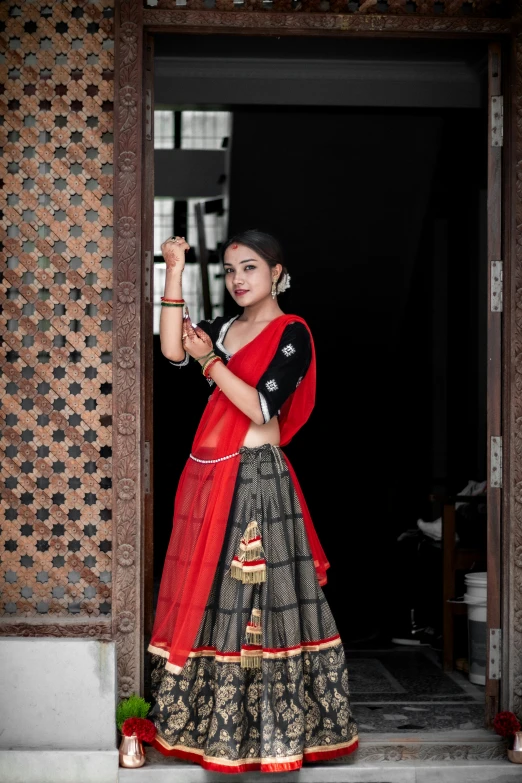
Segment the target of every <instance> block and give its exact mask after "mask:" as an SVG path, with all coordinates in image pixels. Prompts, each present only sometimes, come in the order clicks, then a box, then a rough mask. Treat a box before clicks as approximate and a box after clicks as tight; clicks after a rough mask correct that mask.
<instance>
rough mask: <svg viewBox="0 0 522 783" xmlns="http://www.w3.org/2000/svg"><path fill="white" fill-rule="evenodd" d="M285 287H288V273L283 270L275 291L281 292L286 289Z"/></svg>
mask: <svg viewBox="0 0 522 783" xmlns="http://www.w3.org/2000/svg"><path fill="white" fill-rule="evenodd" d="M287 288H290V275H289V274H288V272H285V273H284V275H283V277H282V278H281V280H280V281H279V283H278V284H277V293H278V294H282V293H283V291H286V289H287Z"/></svg>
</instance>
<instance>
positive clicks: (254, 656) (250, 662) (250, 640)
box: [241, 609, 263, 669]
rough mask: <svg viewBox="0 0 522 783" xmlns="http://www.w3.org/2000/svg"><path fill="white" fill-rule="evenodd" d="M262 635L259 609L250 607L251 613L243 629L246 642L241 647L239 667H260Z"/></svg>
mask: <svg viewBox="0 0 522 783" xmlns="http://www.w3.org/2000/svg"><path fill="white" fill-rule="evenodd" d="M262 635H263V629H262V627H261V609H252V614H251V615H250V620H249V621H248V623H247V625H246V630H245V636H246V641H247V643H246V644H244V645H243V646H242V647H241V667H242V668H243V669H260V668H261V663H262V661H263V648H262V646H261V638H262Z"/></svg>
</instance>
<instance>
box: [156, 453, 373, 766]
mask: <svg viewBox="0 0 522 783" xmlns="http://www.w3.org/2000/svg"><path fill="white" fill-rule="evenodd" d="M253 521H255V522H256V523H257V529H254V528H252V522H253ZM233 564H235V565H233ZM242 569H244V572H243V571H242ZM165 663H166V659H165V658H163V657H161V656H159V655H153V656H152V696H153V700H154V706H153V709H152V712H151V714H150V716H149V717H150V718H151V719H152V720H153V721H154V723H155V725H156V728H157V735H156V740H155V741H154V745H155V747H156V748H157V749H158V750H160V751H161V752H162V753H163V754H164V755H166V756H169V755H172V756H177V757H180V758H184V759H189V760H192V761H195V762H198V763H199V764H201V766H202V767H205V768H206V769H209V770H215V771H218V772H230V773H233V772H246V771H247V770H261V771H263V772H287V771H289V770H293V769H298V768H299V767H301V766H302V764H303V762H316V761H324V760H327V759H331V758H334V757H336V756H343V755H348V754H349V753H352V752H353V751H354V750H355V749H356V748H357V744H358V739H357V726H356V724H355V721H354V720H353V717H352V714H351V710H350V702H349V692H348V671H347V668H346V662H345V657H344V650H343V646H342V643H341V639H340V637H339V634H338V631H337V628H336V625H335V622H334V620H333V617H332V613H331V611H330V608H329V606H328V603H327V601H326V599H325V597H324V594H323V591H322V590H321V587H320V586H319V583H318V580H317V576H316V573H315V568H314V563H313V560H312V556H311V554H310V548H309V545H308V540H307V536H306V531H305V526H304V521H303V516H302V513H301V507H300V504H299V500H298V498H297V495H296V492H295V488H294V485H293V483H292V480H291V477H290V475H289V472H288V468H287V466H286V463H285V462H284V460H283V458H282V456H281V452H280V450H279V449H278V448H276V447H273V446H269V445H265V446H261V447H260V448H256V449H250V448H242V449H241V462H240V468H239V472H238V477H237V481H236V488H235V493H234V501H233V505H232V509H231V513H230V517H229V521H228V523H227V530H226V534H225V540H224V544H223V549H222V553H221V557H220V561H219V565H218V569H217V572H216V576H215V579H214V582H213V586H212V589H211V593H210V596H209V600H208V604H207V607H206V609H205V614H204V616H203V619H202V621H201V624H200V628H199V631H198V634H197V637H196V639H195V641H194V645H193V649H192V652H191V653H190V656H189V658H188V660H187V662H186V664H185V666H184V667H183V670H182V672H181V674H173V673H171V672H170V671H167V670H166V668H165Z"/></svg>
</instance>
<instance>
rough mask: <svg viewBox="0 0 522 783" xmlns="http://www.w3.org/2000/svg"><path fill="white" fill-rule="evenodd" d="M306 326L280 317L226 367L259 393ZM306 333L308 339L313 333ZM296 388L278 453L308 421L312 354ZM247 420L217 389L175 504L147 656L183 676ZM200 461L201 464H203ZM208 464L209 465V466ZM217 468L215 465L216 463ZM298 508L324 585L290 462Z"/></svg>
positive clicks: (320, 556) (323, 563)
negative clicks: (284, 340) (287, 338)
mask: <svg viewBox="0 0 522 783" xmlns="http://www.w3.org/2000/svg"><path fill="white" fill-rule="evenodd" d="M295 321H299V322H300V323H302V324H304V325H305V326H306V328H307V329H308V326H307V324H306V323H305V321H304V320H303V319H302V318H299V316H295V315H280V316H279V317H278V318H275V319H274V320H273V321H271V322H270V323H269V324H268V326H266V327H265V328H264V329H263V331H262V332H261V333H260V334H259V335H258V336H257V337H255V338H254V339H253V340H252V341H251V342H249V343H248V344H247V345H245V346H243V348H241V349H240V350H239V351H237V352H236V353H235V354H234V355H233V356H232V357H231V358H230V360H229V362H228V365H227V366H228V367H229V369H230V370H231V371H232V372H233V373H234V374H235V375H237V376H238V377H239V378H241V379H242V380H243V381H245V383H248V384H249V385H250V386H256V385H257V383H258V382H259V379H260V378H261V376H262V375H263V373H264V372H265V370H266V369H267V367H268V365H269V364H270V361H271V360H272V358H273V356H274V355H275V352H276V350H277V347H278V345H279V341H280V339H281V336H282V334H283V331H284V329H285V327H286V326H287V325H288V324H289V323H291V322H295ZM308 331H310V330H309V329H308ZM310 340H311V343H312V360H311V363H310V366H309V368H308V370H307V372H306V374H305V376H304V378H303V380H302V381H301V383H300V384H299V386H298V387H297V389H296V390H295V391H294V392H293V393H292V394H291V395H290V397H289V398H288V400H287V401H286V402H285V404H284V405H283V407H282V409H281V413H280V416H279V427H280V433H281V445H282V446H284V445H286V444H287V443H289V442H290V440H291V439H292V437H293V436H294V435H295V433H296V432H297V431H298V430H299V429H300V428H301V427H302V426H303V424H304V423H305V422H306V420H307V419H308V417H309V416H310V414H311V412H312V409H313V407H314V403H315V382H316V371H315V349H314V344H313V339H312V335H311V334H310ZM249 426H250V419H249V418H248V417H247V416H246V415H245V414H244V413H242V412H241V411H240V410H239V409H238V408H236V406H235V405H234V404H233V403H232V402H230V400H229V399H228V397H226V396H225V395H224V394H223V393H222V392H221V390H220V389H219V388H217V387H216V388H215V389H214V392H213V393H212V395H211V396H210V399H209V401H208V403H207V406H206V408H205V410H204V412H203V416H202V418H201V421H200V423H199V427H198V429H197V432H196V435H195V438H194V443H193V446H192V456H193V457H195V458H196V459H192V458H189V459H188V460H187V463H186V465H185V468H184V470H183V473H182V475H181V478H180V481H179V484H178V489H177V492H176V498H175V501H174V520H173V529H172V535H171V538H170V542H169V546H168V549H167V554H166V557H165V564H164V567H163V575H162V579H161V585H160V591H159V596H158V604H157V608H156V616H155V620H154V628H153V631H152V638H151V642H150V645H149V651H150V652H152V653H157V654H160V655H162V656H164V657H167V658H168V663H167V668H168V669H169V670H170V671H173V672H175V673H179V672H180V671H181V669H182V668H183V666H184V664H185V662H186V660H187V658H188V656H189V653H190V651H191V649H192V645H193V643H194V640H195V638H196V635H197V632H198V629H199V625H200V622H201V619H202V617H203V613H204V611H205V606H206V603H207V600H208V596H209V593H210V588H211V587H212V581H213V579H214V575H215V572H216V568H217V564H218V561H219V555H220V553H221V548H222V545H223V540H224V536H225V529H226V525H227V520H228V517H229V513H230V508H231V505H232V499H233V494H234V486H235V482H236V477H237V472H238V468H239V461H240V456H239V454H238V452H239V449H240V448H241V446H242V445H243V442H244V440H245V437H246V434H247V432H248V428H249ZM230 455H234V456H232V457H230ZM197 460H203V461H202V462H198V461H197ZM209 460H212V462H210V461H209ZM216 460H218V461H216ZM285 460H286V462H287V464H288V468H289V470H290V473H291V476H292V479H293V481H294V483H295V487H296V491H297V494H298V497H299V500H300V503H301V508H302V512H303V516H304V522H305V526H306V532H307V535H308V540H309V544H310V549H311V552H312V556H313V558H314V563H315V567H316V571H317V574H318V578H319V582H320V584H325V583H326V569H327V568H328V567H329V563H328V561H327V560H326V556H325V554H324V552H323V550H322V547H321V545H320V543H319V538H318V536H317V533H316V531H315V529H314V526H313V523H312V519H311V517H310V512H309V511H308V508H307V506H306V502H305V500H304V497H303V493H302V491H301V488H300V486H299V484H298V482H297V478H296V476H295V473H294V471H293V469H292V467H291V465H290V464H289V462H288V459H287V458H286V457H285Z"/></svg>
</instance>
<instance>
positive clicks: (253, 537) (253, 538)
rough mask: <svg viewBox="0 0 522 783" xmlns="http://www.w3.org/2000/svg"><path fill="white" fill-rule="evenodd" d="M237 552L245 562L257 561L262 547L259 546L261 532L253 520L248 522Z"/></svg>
mask: <svg viewBox="0 0 522 783" xmlns="http://www.w3.org/2000/svg"><path fill="white" fill-rule="evenodd" d="M239 551H240V552H241V554H242V555H243V558H242V559H243V561H245V560H247V561H248V560H259V558H260V557H261V552H262V551H263V547H262V545H261V532H260V530H259V526H258V524H257V522H256V521H255V520H253V521H252V522H249V523H248V525H247V528H246V530H245V532H244V534H243V538H242V539H241V543H240V545H239Z"/></svg>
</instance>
